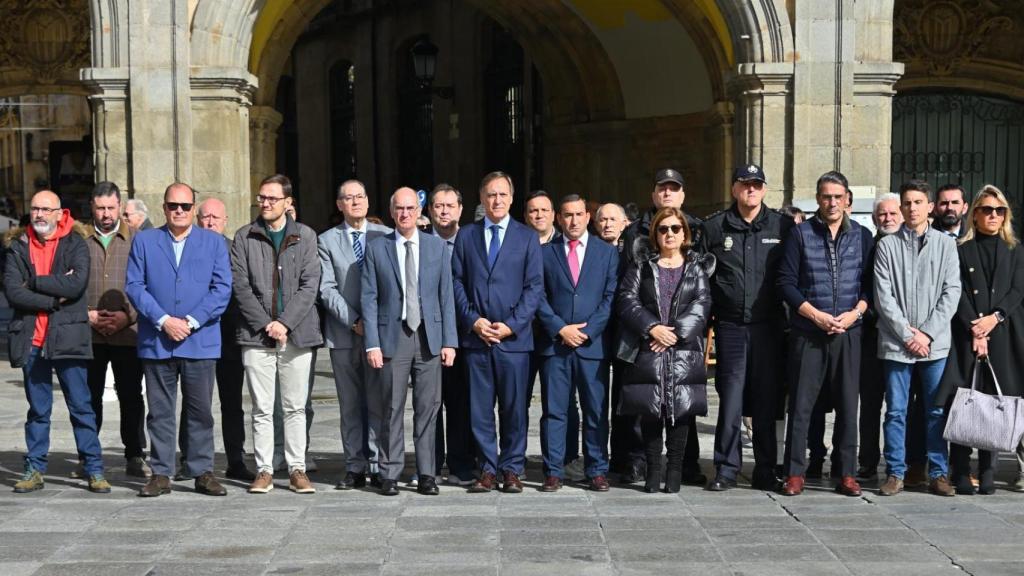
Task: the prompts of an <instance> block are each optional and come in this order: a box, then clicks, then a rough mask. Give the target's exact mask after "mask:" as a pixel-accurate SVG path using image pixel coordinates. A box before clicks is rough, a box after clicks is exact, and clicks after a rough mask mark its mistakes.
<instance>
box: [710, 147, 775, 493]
mask: <svg viewBox="0 0 1024 576" xmlns="http://www.w3.org/2000/svg"><path fill="white" fill-rule="evenodd" d="M765 187H766V180H765V175H764V171H763V170H761V167H760V166H757V165H755V164H750V165H746V166H740V167H738V168H736V170H735V171H734V172H733V181H732V196H733V198H734V199H735V202H733V205H732V206H731V207H729V208H728V209H727V210H723V211H721V212H718V213H716V214H713V215H711V216H709V217H708V218H707V220H705V221H704V238H703V249H704V251H705V252H708V253H711V254H714V256H715V258H716V260H717V264H716V268H715V273H714V275H713V276H711V300H712V304H711V313H712V316H713V317H714V329H715V352H716V354H717V364H716V365H715V389H716V390H717V391H718V396H719V401H720V404H719V409H718V423H717V425H716V427H715V478H714V479H713V480H712V481H711V482H709V483H708V485H707V489H708V490H711V491H715V492H719V491H724V490H728V489H730V488H732V487H734V486H735V485H736V477H737V476H738V475H739V472H740V468H741V466H742V463H743V462H742V447H741V446H740V437H741V434H742V431H741V419H742V416H743V415H745V414H746V415H749V416H751V418H752V420H753V430H754V475H753V479H752V484H753V486H754V488H757V489H762V490H771V489H774V488H775V487H776V485H777V479H776V477H775V462H776V458H777V452H778V447H777V446H776V435H775V419H776V415H777V412H778V409H777V405H778V402H779V397H780V394H781V393H782V391H781V387H780V382H781V375H782V369H783V366H782V365H781V362H780V359H781V358H782V357H783V338H781V335H782V334H783V327H784V326H785V312H784V310H783V307H782V300H781V299H780V298H779V295H778V292H777V290H776V288H775V271H776V270H777V269H778V262H779V259H780V258H781V256H782V239H783V238H785V237H786V236H787V235H788V233H789V229H790V228H792V226H793V219H792V218H791V217H789V216H788V215H786V214H783V213H782V212H779V211H777V210H771V209H769V208H768V207H767V206H765V205H764V202H763V200H764V194H765Z"/></svg>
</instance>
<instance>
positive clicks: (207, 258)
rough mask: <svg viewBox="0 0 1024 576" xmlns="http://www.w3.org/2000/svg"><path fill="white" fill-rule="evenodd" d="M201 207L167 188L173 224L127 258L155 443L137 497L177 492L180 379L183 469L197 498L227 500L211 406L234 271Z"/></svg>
mask: <svg viewBox="0 0 1024 576" xmlns="http://www.w3.org/2000/svg"><path fill="white" fill-rule="evenodd" d="M195 205H196V194H195V191H194V190H192V188H190V187H189V186H187V185H185V184H180V183H175V184H171V185H170V186H168V187H167V190H165V191H164V205H163V209H164V217H165V218H166V219H167V224H165V225H164V226H161V227H160V228H153V229H150V230H144V231H142V232H139V234H137V235H136V237H135V241H134V242H133V243H132V248H131V252H130V253H129V255H128V270H127V280H126V282H125V293H126V294H127V295H128V299H129V300H130V301H131V304H132V306H134V307H135V309H136V310H137V311H138V330H139V340H138V351H139V358H140V359H142V365H143V370H144V372H145V375H146V399H147V400H148V401H149V417H148V418H147V422H146V424H147V428H148V430H149V439H150V443H151V445H152V448H151V452H150V467H151V468H152V470H153V475H152V476H151V477H150V479H149V482H147V483H146V485H145V486H143V487H142V490H140V491H139V496H160V495H161V494H167V493H169V492H170V491H171V478H172V477H173V476H174V468H175V459H174V452H175V445H176V444H175V439H176V431H177V426H175V412H176V411H175V405H176V401H177V398H176V397H177V393H178V382H179V380H180V381H181V393H182V396H183V397H184V398H183V404H184V405H185V406H186V409H185V416H184V418H185V419H186V421H187V424H186V427H185V428H186V430H187V434H188V443H187V445H188V450H187V453H186V454H185V463H186V465H185V468H186V469H187V470H188V471H189V473H190V475H192V476H195V477H196V480H195V488H196V492H199V493H201V494H209V495H211V496H224V495H225V494H227V492H226V490H225V489H224V487H223V486H221V485H220V483H219V482H217V479H216V477H214V475H213V413H212V411H211V404H212V402H213V382H214V366H215V364H216V361H217V358H219V357H220V347H221V334H220V317H221V315H222V314H223V313H224V310H225V309H227V306H228V301H229V300H230V299H231V265H230V262H229V259H228V250H227V247H226V246H225V244H224V239H223V237H222V236H221V235H220V234H217V233H216V232H213V231H210V230H204V229H202V228H199V227H198V226H193V225H192V222H193V219H194V218H195Z"/></svg>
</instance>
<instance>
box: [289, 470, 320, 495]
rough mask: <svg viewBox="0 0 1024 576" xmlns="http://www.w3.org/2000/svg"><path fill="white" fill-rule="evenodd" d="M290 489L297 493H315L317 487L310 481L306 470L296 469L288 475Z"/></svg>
mask: <svg viewBox="0 0 1024 576" xmlns="http://www.w3.org/2000/svg"><path fill="white" fill-rule="evenodd" d="M288 489H289V490H291V491H292V492H295V493H296V494H314V493H316V488H314V487H313V483H312V482H310V481H309V476H306V472H305V471H304V470H296V471H294V472H292V473H291V474H289V475H288Z"/></svg>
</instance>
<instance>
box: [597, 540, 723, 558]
mask: <svg viewBox="0 0 1024 576" xmlns="http://www.w3.org/2000/svg"><path fill="white" fill-rule="evenodd" d="M608 549H609V550H610V551H611V555H612V560H614V561H615V562H616V563H617V564H624V565H629V564H632V563H633V562H663V563H672V562H676V561H683V562H698V563H702V562H721V561H722V555H721V554H720V553H719V552H718V550H717V549H716V548H715V547H714V546H712V545H711V544H676V543H674V542H671V541H670V540H669V539H668V537H667V536H665V535H662V537H661V539H659V540H657V541H651V542H647V543H645V544H635V543H628V544H627V543H616V542H609V544H608Z"/></svg>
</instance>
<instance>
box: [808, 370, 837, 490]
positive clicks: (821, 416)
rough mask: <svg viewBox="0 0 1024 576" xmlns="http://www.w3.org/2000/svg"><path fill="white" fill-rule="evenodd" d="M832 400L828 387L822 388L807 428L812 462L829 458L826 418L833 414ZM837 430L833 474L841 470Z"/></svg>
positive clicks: (834, 431) (833, 441) (834, 432)
mask: <svg viewBox="0 0 1024 576" xmlns="http://www.w3.org/2000/svg"><path fill="white" fill-rule="evenodd" d="M831 406H832V400H831V395H830V394H829V390H828V388H827V387H822V390H821V394H819V395H818V401H817V402H816V403H815V404H814V411H813V412H812V413H811V421H810V424H809V426H808V428H807V449H808V451H810V453H811V458H810V462H824V461H825V457H826V456H828V448H827V447H826V446H825V416H826V415H827V414H828V413H829V412H831V411H832V410H831V408H830V407H831ZM836 439H837V436H836V429H835V428H832V446H833V449H832V457H831V458H830V460H831V462H832V471H833V473H836V472H838V470H839V452H838V451H837V450H836V449H835V446H837V444H836Z"/></svg>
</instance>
